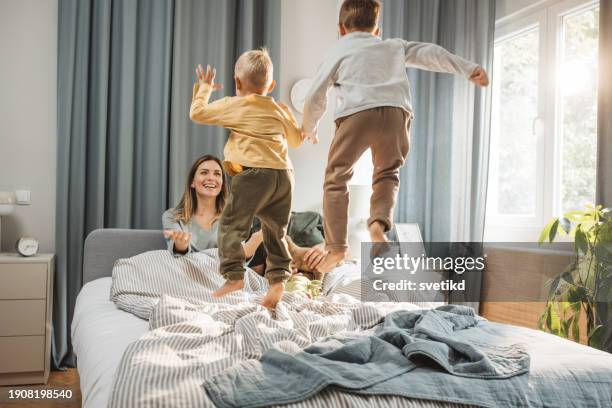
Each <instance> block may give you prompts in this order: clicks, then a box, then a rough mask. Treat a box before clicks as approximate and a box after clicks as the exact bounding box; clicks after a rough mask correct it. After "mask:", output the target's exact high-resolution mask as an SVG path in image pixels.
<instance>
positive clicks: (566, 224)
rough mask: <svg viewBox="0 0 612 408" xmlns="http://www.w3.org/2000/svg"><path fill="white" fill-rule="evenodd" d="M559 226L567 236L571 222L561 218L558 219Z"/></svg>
mask: <svg viewBox="0 0 612 408" xmlns="http://www.w3.org/2000/svg"><path fill="white" fill-rule="evenodd" d="M559 226H560V227H561V230H563V232H565V233H566V234H569V232H570V230H571V229H572V222H571V221H570V220H568V219H567V218H565V217H562V218H560V219H559Z"/></svg>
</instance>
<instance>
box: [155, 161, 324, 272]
mask: <svg viewBox="0 0 612 408" xmlns="http://www.w3.org/2000/svg"><path fill="white" fill-rule="evenodd" d="M227 194H228V188H227V176H226V175H225V172H224V170H223V165H222V164H221V161H220V160H219V159H218V158H217V157H215V156H212V155H205V156H202V157H200V158H199V159H197V160H196V161H195V162H194V163H193V165H192V166H191V169H190V170H189V174H188V177H187V180H186V184H185V191H184V192H183V197H182V198H181V201H180V202H179V204H178V205H177V206H176V207H175V208H171V209H169V210H167V211H166V212H164V214H163V215H162V224H163V228H164V236H165V237H166V240H167V242H168V250H169V251H171V252H172V253H173V254H174V255H175V256H181V255H184V254H187V253H190V252H198V251H203V250H205V249H209V248H216V247H217V231H218V227H219V223H218V220H219V218H220V217H221V213H222V212H223V208H224V207H225V200H226V197H227ZM288 237H289V236H288ZM262 242H263V236H262V233H261V230H259V231H257V232H255V233H253V234H252V235H251V237H250V238H249V239H248V240H247V241H246V242H243V244H242V245H243V249H244V254H245V259H246V260H249V259H251V258H252V257H253V255H254V254H255V252H256V250H257V248H258V247H259V246H260V245H261V244H262ZM287 242H288V244H289V250H290V252H291V255H292V257H293V265H294V266H299V267H300V269H302V270H311V271H315V270H316V268H317V265H319V263H321V261H322V260H323V258H324V257H325V255H326V251H325V250H324V249H323V245H322V244H321V245H315V246H313V247H312V248H302V247H299V246H297V245H295V244H294V243H293V241H292V240H291V238H289V239H288V240H287ZM262 248H263V246H262ZM262 248H260V250H259V252H262ZM257 258H258V259H259V260H260V261H259V262H257V263H258V264H257V265H253V264H251V265H249V266H250V267H251V268H252V269H254V270H255V271H256V272H258V273H260V274H263V272H264V268H265V265H264V264H263V260H262V258H261V257H257Z"/></svg>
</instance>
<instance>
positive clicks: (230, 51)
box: [52, 0, 280, 367]
mask: <svg viewBox="0 0 612 408" xmlns="http://www.w3.org/2000/svg"><path fill="white" fill-rule="evenodd" d="M279 7H280V0H243V1H238V0H233V1H222V2H221V1H216V0H204V1H202V0H200V1H197V0H189V1H188V0H181V1H173V0H124V1H120V0H114V1H113V0H60V1H59V10H58V12H59V33H58V42H59V44H58V49H59V51H58V52H59V55H58V133H57V134H58V149H57V151H58V153H57V162H58V168H57V210H56V254H57V265H56V276H55V287H54V292H55V293H54V304H53V306H54V310H53V339H52V350H53V364H54V367H59V366H62V365H74V359H73V357H72V355H71V346H70V338H69V333H70V322H71V321H72V315H73V311H74V302H75V299H76V296H77V294H78V292H79V290H80V288H81V285H82V276H81V273H82V271H81V267H82V263H83V243H84V240H85V237H86V236H87V234H89V232H91V231H92V230H94V229H96V228H112V227H116V228H146V229H159V228H161V214H162V212H163V211H164V210H165V209H166V208H168V207H169V206H170V205H172V204H175V202H176V200H177V198H178V192H179V191H180V190H181V189H182V186H183V183H184V180H183V178H184V177H185V172H186V169H187V168H188V167H189V165H190V164H191V161H192V160H193V158H195V157H197V156H199V155H201V154H204V153H212V154H217V155H221V154H222V146H223V144H224V143H225V139H226V134H225V132H224V131H222V130H219V129H215V128H211V127H203V126H195V125H193V124H191V123H190V121H189V117H188V110H189V103H190V101H191V87H192V84H193V80H194V76H195V74H194V68H195V64H196V63H204V64H206V63H210V64H211V65H212V64H214V65H216V66H217V68H218V72H219V80H220V81H222V82H223V83H224V85H225V86H226V89H225V90H224V94H228V95H229V94H232V92H233V78H232V74H231V73H232V67H233V63H234V61H235V59H236V56H237V55H238V53H240V52H242V51H243V50H245V49H248V48H254V47H259V46H267V47H268V48H270V49H271V52H272V57H273V59H274V61H275V63H278V55H277V54H276V52H277V50H278V38H279V35H278V31H279V27H280V20H279V19H278V18H277V17H278V13H279V11H278V9H279ZM276 67H277V68H278V64H276ZM277 75H278V73H277Z"/></svg>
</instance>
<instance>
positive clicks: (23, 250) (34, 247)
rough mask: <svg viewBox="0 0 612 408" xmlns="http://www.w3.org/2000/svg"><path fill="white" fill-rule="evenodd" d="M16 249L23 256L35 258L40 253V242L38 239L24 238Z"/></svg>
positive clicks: (18, 241) (20, 239)
mask: <svg viewBox="0 0 612 408" xmlns="http://www.w3.org/2000/svg"><path fill="white" fill-rule="evenodd" d="M15 249H16V250H17V252H18V253H19V255H21V256H33V255H36V253H37V252H38V240H36V238H28V237H23V238H19V240H17V242H16V243H15Z"/></svg>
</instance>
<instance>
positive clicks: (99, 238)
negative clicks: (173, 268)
mask: <svg viewBox="0 0 612 408" xmlns="http://www.w3.org/2000/svg"><path fill="white" fill-rule="evenodd" d="M165 248H166V241H165V240H164V237H163V235H162V232H161V231H160V230H129V229H97V230H95V231H92V232H91V233H90V234H89V235H88V236H87V239H86V240H85V249H84V254H83V284H86V283H87V282H91V281H92V280H95V279H98V278H103V277H105V276H111V275H112V271H113V265H114V263H115V261H116V260H117V259H120V258H129V257H130V256H134V255H138V254H140V253H143V252H146V251H154V250H157V249H165Z"/></svg>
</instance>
